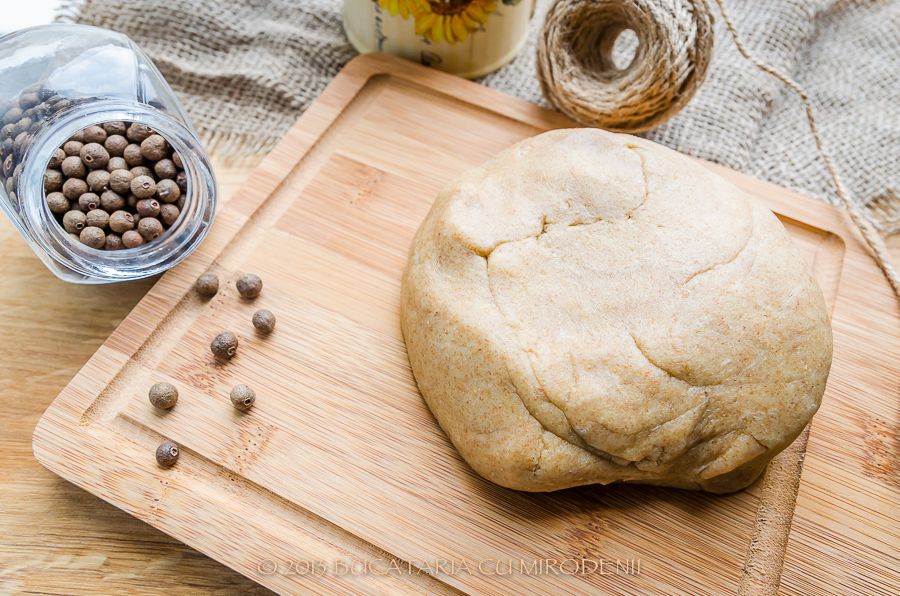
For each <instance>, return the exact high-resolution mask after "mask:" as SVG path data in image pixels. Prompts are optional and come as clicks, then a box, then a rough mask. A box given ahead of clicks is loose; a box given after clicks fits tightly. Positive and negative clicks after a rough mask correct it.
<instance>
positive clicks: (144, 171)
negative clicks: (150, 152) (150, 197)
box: [130, 166, 153, 178]
mask: <svg viewBox="0 0 900 596" xmlns="http://www.w3.org/2000/svg"><path fill="white" fill-rule="evenodd" d="M130 172H131V175H132V176H134V177H135V178H137V177H138V176H148V177H150V178H153V170H151V169H150V168H148V167H147V166H134V167H133V168H131V170H130Z"/></svg>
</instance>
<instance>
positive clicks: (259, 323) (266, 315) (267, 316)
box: [253, 309, 275, 333]
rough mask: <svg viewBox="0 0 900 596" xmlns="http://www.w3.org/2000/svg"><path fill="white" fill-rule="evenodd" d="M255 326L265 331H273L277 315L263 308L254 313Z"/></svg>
mask: <svg viewBox="0 0 900 596" xmlns="http://www.w3.org/2000/svg"><path fill="white" fill-rule="evenodd" d="M253 326H254V327H256V328H257V329H259V330H260V331H262V332H263V333H271V332H272V330H273V329H275V315H273V314H272V313H271V311H268V310H265V309H262V310H258V311H256V312H255V313H253Z"/></svg>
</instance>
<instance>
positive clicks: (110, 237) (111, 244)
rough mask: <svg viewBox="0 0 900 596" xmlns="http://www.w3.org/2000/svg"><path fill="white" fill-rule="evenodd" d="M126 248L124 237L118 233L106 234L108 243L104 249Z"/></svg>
mask: <svg viewBox="0 0 900 596" xmlns="http://www.w3.org/2000/svg"><path fill="white" fill-rule="evenodd" d="M123 248H125V245H124V244H122V237H121V236H119V235H118V234H107V235H106V245H104V247H103V250H122V249H123Z"/></svg>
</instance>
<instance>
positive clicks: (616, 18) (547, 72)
mask: <svg viewBox="0 0 900 596" xmlns="http://www.w3.org/2000/svg"><path fill="white" fill-rule="evenodd" d="M715 2H716V4H717V6H718V7H719V11H720V12H721V14H722V18H723V20H724V21H725V25H726V27H727V28H728V31H729V33H730V34H731V37H732V39H733V40H734V43H735V45H736V46H737V48H738V51H739V52H740V54H741V55H742V56H743V57H744V58H745V59H747V60H749V61H750V62H752V63H753V64H754V65H755V66H756V67H757V68H759V69H760V70H762V71H763V72H766V73H768V74H770V75H772V76H774V77H775V78H777V79H778V80H779V81H781V82H782V83H784V84H785V85H786V86H787V87H788V88H789V89H791V90H792V91H794V92H795V93H796V94H797V95H798V96H799V98H800V100H801V102H802V103H803V107H804V108H805V110H806V117H807V120H808V121H809V128H810V130H811V131H812V134H813V138H814V139H815V142H816V147H817V149H818V151H819V153H820V154H821V156H822V159H823V160H824V162H825V167H826V168H827V170H828V173H829V175H830V176H831V178H832V180H834V184H835V187H836V189H837V194H838V197H839V198H840V201H841V203H842V204H843V206H844V208H845V209H846V210H847V213H848V214H849V215H850V218H851V219H852V220H853V223H854V224H855V225H856V227H857V228H858V229H859V232H860V233H861V234H862V236H863V238H864V239H865V241H866V243H867V244H868V245H869V248H871V249H872V252H873V253H874V257H875V260H876V261H877V262H878V265H879V267H881V270H882V271H883V272H884V275H885V276H886V277H887V279H888V282H890V284H891V287H892V288H893V290H894V293H895V294H896V295H897V297H898V298H900V274H898V272H897V270H896V269H895V268H894V266H893V264H892V263H891V260H890V254H889V253H888V251H887V247H886V246H885V244H884V240H883V239H882V237H881V235H880V234H879V233H878V230H877V229H876V227H875V226H874V225H873V224H872V222H871V221H869V219H867V218H866V216H865V215H864V214H863V212H862V210H861V207H860V205H859V203H857V202H856V201H854V200H853V199H852V198H851V196H850V192H849V190H848V189H847V186H846V184H845V183H844V180H843V177H842V176H841V173H840V171H839V170H838V168H837V165H836V164H835V161H834V158H833V157H832V155H831V152H830V151H829V150H828V149H827V148H826V147H825V143H824V141H823V139H822V136H821V135H820V134H819V128H818V124H817V121H816V115H815V109H814V107H813V105H812V102H811V101H810V98H809V94H808V93H807V92H806V90H805V89H804V88H803V87H801V86H800V84H798V83H797V82H796V81H794V80H793V79H792V78H791V77H790V76H789V75H787V74H785V73H784V72H782V71H781V70H780V69H779V68H777V67H776V66H773V65H772V64H769V63H767V62H764V61H762V60H760V59H758V58H757V57H756V56H754V55H752V54H751V53H750V52H749V51H748V50H747V47H746V45H745V43H744V41H743V39H742V37H741V36H740V34H739V33H738V31H737V28H736V27H735V25H734V22H733V21H732V19H731V17H730V16H729V14H728V13H727V11H726V10H725V7H724V6H723V5H722V0H715ZM712 21H713V18H712V15H711V13H710V11H709V6H707V4H706V2H705V0H601V1H597V0H559V1H558V2H557V3H556V4H555V5H554V6H553V7H552V8H551V9H550V11H549V12H548V14H547V19H546V21H545V23H544V29H543V31H542V35H541V36H540V37H539V39H538V49H537V71H538V79H539V80H540V83H541V90H542V91H543V93H544V97H545V98H546V99H547V101H548V102H549V103H550V104H551V105H553V106H554V107H556V108H557V109H558V110H560V111H561V112H563V113H565V114H567V115H568V116H570V117H571V118H573V119H574V120H577V121H578V122H581V123H582V124H587V125H590V126H597V127H600V128H604V129H607V130H612V131H617V132H641V131H644V130H647V129H649V128H653V127H655V126H657V125H659V124H661V123H662V122H664V121H665V120H667V119H668V118H670V117H671V116H673V115H674V114H675V113H676V112H678V111H679V110H680V109H681V108H682V107H683V106H684V105H685V104H686V103H687V102H688V100H690V99H691V97H692V96H693V95H694V92H695V91H696V90H697V88H699V87H700V85H701V84H702V83H703V79H704V78H705V76H706V70H707V66H708V65H709V62H710V59H711V57H712ZM626 29H631V30H633V31H634V32H635V34H636V35H637V38H638V47H637V50H636V52H635V55H634V59H633V61H632V62H631V64H630V65H629V66H628V67H626V68H624V69H618V68H616V66H615V64H614V63H613V58H612V50H613V45H614V43H615V41H616V39H617V38H618V37H619V35H621V33H622V32H623V31H625V30H626Z"/></svg>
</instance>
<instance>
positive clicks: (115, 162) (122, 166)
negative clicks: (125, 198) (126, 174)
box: [106, 157, 131, 174]
mask: <svg viewBox="0 0 900 596" xmlns="http://www.w3.org/2000/svg"><path fill="white" fill-rule="evenodd" d="M129 167H131V166H129V165H128V162H127V161H125V158H124V157H110V158H109V163H108V164H106V171H107V172H109V173H110V174H112V173H113V172H115V171H116V170H127V169H128V168H129Z"/></svg>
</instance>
